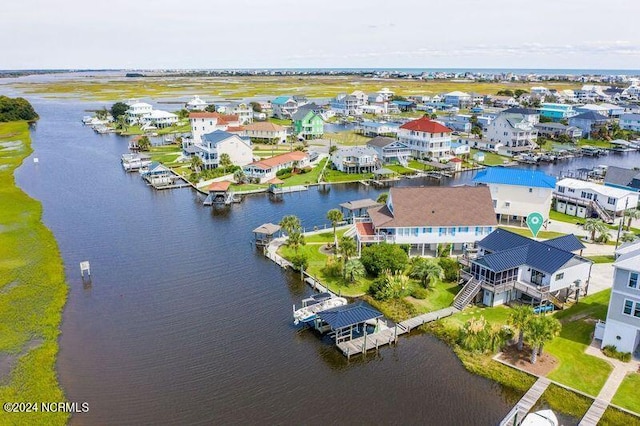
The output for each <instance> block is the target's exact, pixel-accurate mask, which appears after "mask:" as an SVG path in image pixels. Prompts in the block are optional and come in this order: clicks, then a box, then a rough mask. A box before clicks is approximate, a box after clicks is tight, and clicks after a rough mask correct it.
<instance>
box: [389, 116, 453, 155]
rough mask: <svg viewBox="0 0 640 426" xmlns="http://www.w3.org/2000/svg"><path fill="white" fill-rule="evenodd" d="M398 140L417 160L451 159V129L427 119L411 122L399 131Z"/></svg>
mask: <svg viewBox="0 0 640 426" xmlns="http://www.w3.org/2000/svg"><path fill="white" fill-rule="evenodd" d="M398 139H399V141H400V142H402V143H403V144H404V145H406V146H408V147H409V149H411V155H413V156H414V157H416V158H433V159H435V160H439V159H441V158H447V157H449V151H450V150H451V129H449V128H448V127H446V126H444V125H442V124H440V123H438V122H437V121H433V120H431V119H429V118H427V117H422V118H419V119H417V120H413V121H409V122H408V123H405V124H403V125H402V126H400V128H399V129H398Z"/></svg>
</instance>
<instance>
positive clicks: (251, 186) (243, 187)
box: [231, 183, 269, 192]
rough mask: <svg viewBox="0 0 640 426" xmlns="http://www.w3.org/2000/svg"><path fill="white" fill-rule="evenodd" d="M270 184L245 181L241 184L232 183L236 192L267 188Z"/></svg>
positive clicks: (232, 187)
mask: <svg viewBox="0 0 640 426" xmlns="http://www.w3.org/2000/svg"><path fill="white" fill-rule="evenodd" d="M268 187H269V185H267V184H254V183H243V184H241V185H239V184H237V183H233V184H231V189H233V190H234V191H236V192H241V191H255V190H256V189H267V188H268Z"/></svg>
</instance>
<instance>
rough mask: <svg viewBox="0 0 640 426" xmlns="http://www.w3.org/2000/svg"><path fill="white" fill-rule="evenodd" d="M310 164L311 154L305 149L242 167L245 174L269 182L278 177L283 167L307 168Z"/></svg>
mask: <svg viewBox="0 0 640 426" xmlns="http://www.w3.org/2000/svg"><path fill="white" fill-rule="evenodd" d="M307 166H309V154H307V153H306V152H303V151H292V152H287V153H285V154H280V155H276V156H274V157H271V158H265V159H262V160H260V161H254V162H253V163H250V164H247V165H246V166H244V167H243V168H242V170H243V171H244V174H245V175H246V176H247V177H248V178H249V179H251V180H254V181H257V182H258V183H264V182H268V181H269V180H271V179H273V178H275V177H276V174H277V173H278V172H279V171H280V170H282V169H288V168H300V169H302V168H305V167H307Z"/></svg>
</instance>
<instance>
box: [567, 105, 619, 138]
mask: <svg viewBox="0 0 640 426" xmlns="http://www.w3.org/2000/svg"><path fill="white" fill-rule="evenodd" d="M609 120H610V119H609V118H608V117H606V116H604V115H602V114H598V113H597V112H594V111H589V112H583V113H582V114H578V115H576V116H574V117H571V118H570V119H569V125H570V126H574V127H578V128H580V129H581V130H582V137H585V138H587V139H591V135H592V133H593V132H596V131H597V130H598V129H599V128H601V127H603V126H606V125H607V124H608V123H609Z"/></svg>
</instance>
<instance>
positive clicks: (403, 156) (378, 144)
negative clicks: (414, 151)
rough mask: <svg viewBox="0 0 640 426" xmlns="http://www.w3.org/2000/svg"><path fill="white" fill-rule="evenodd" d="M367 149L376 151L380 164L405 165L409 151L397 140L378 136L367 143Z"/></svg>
mask: <svg viewBox="0 0 640 426" xmlns="http://www.w3.org/2000/svg"><path fill="white" fill-rule="evenodd" d="M367 147H369V148H371V149H373V150H375V151H376V154H377V155H378V159H379V160H380V162H381V163H383V164H387V163H400V164H403V165H405V164H407V162H408V159H409V157H410V156H411V150H410V149H409V147H408V146H407V145H405V144H404V143H402V142H400V141H398V140H397V139H393V138H388V137H384V136H378V137H375V138H373V139H371V140H370V141H369V142H367Z"/></svg>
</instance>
